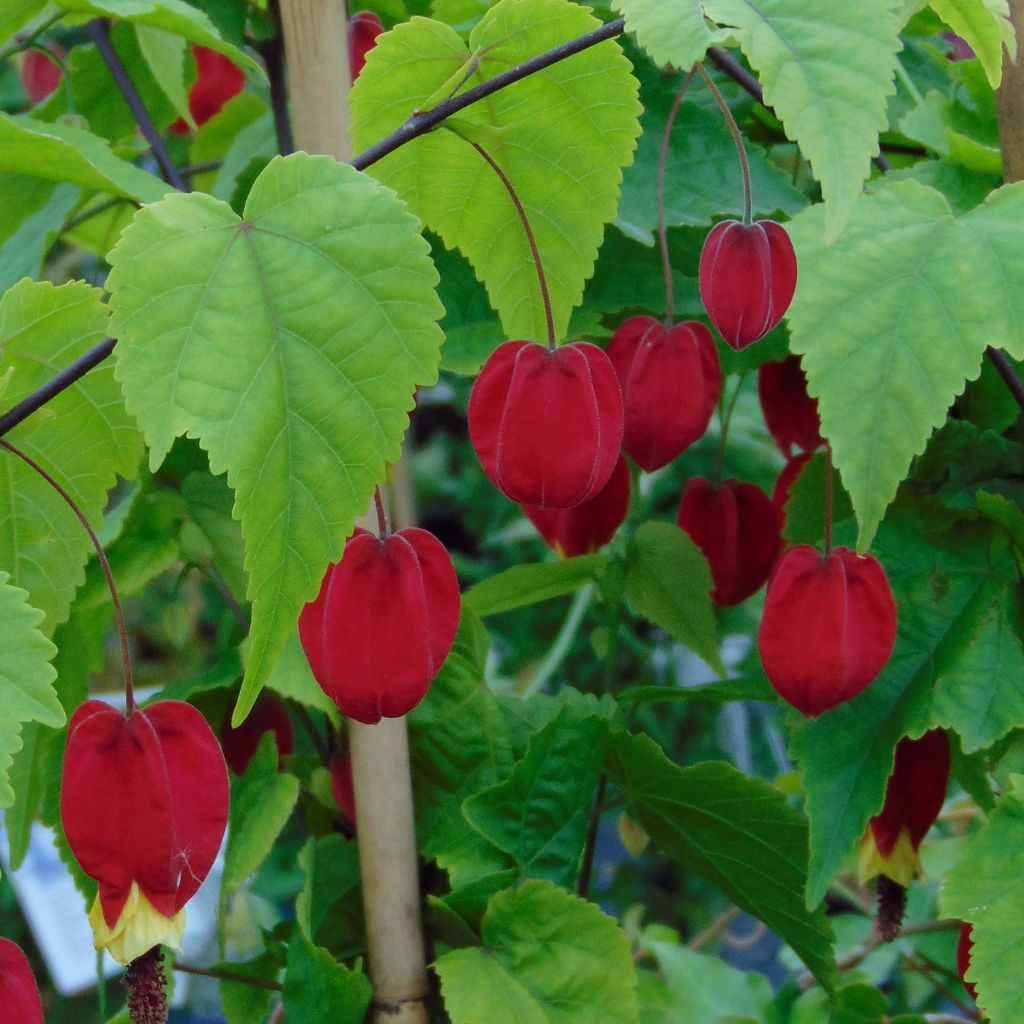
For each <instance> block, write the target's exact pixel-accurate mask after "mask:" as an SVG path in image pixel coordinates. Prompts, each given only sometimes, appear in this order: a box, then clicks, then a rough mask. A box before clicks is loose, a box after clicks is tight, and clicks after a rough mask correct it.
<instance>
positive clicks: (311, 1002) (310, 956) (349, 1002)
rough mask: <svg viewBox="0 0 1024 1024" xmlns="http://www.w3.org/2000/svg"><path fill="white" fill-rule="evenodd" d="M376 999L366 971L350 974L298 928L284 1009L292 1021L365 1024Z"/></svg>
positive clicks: (290, 955) (290, 951)
mask: <svg viewBox="0 0 1024 1024" xmlns="http://www.w3.org/2000/svg"><path fill="white" fill-rule="evenodd" d="M372 998H373V989H372V987H371V986H370V981H369V979H368V978H367V977H366V975H365V974H363V973H362V971H350V970H348V968H347V967H344V966H343V965H342V964H339V963H338V962H337V960H335V959H334V957H333V956H331V954H330V953H328V951H327V950H326V949H323V948H322V947H320V946H314V945H313V944H312V943H310V942H308V941H307V940H306V937H305V936H304V935H303V934H302V932H301V931H300V930H299V929H298V928H296V929H295V930H294V931H293V932H292V937H291V939H290V940H289V942H288V969H287V971H286V972H285V976H284V1008H285V1013H286V1014H287V1016H288V1019H289V1020H294V1021H331V1024H363V1018H364V1017H365V1016H366V1011H367V1009H368V1008H369V1006H370V1000H371V999H372Z"/></svg>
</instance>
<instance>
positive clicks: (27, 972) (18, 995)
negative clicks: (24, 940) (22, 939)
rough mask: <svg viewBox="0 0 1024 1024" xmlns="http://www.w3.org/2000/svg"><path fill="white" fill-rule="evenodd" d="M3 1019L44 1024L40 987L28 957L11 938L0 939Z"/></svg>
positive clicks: (9, 1022) (15, 1023)
mask: <svg viewBox="0 0 1024 1024" xmlns="http://www.w3.org/2000/svg"><path fill="white" fill-rule="evenodd" d="M0 1020H2V1021H4V1022H5V1024H43V1004H42V1001H41V1000H40V998H39V986H38V985H36V979H35V976H34V975H33V974H32V968H31V967H30V966H29V963H28V959H27V958H26V956H25V954H24V953H23V952H22V951H21V949H20V948H19V947H18V946H17V945H16V944H15V943H13V942H11V940H10V939H0Z"/></svg>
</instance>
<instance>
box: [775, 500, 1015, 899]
mask: <svg viewBox="0 0 1024 1024" xmlns="http://www.w3.org/2000/svg"><path fill="white" fill-rule="evenodd" d="M992 539H993V531H992V528H991V527H989V526H988V525H985V524H978V525H977V526H973V527H972V526H970V525H968V524H966V523H961V524H960V525H959V526H958V527H957V529H956V530H955V531H952V532H950V530H949V524H948V522H947V521H946V520H945V519H944V518H935V517H934V516H933V517H929V516H928V514H927V513H926V510H922V509H919V508H917V507H914V506H910V507H908V508H906V509H901V508H900V506H899V505H897V506H896V507H895V508H894V509H893V511H892V513H890V516H889V517H888V518H887V520H886V524H885V525H884V526H883V528H882V529H881V530H880V531H879V534H878V540H877V544H876V550H875V554H876V556H877V557H878V559H879V561H880V562H881V563H882V565H883V566H884V567H885V569H886V572H887V574H888V576H889V581H890V583H891V585H892V589H893V596H894V597H895V600H896V608H897V613H898V620H899V630H898V633H897V637H896V646H895V649H894V651H893V654H892V657H891V658H890V659H889V663H888V664H887V665H886V667H885V668H884V669H883V670H882V673H881V675H880V676H879V677H878V678H877V679H876V680H875V681H874V682H873V683H872V684H871V686H869V687H868V688H867V689H866V690H865V691H864V692H863V693H861V694H859V695H858V696H857V697H855V698H854V699H853V700H851V701H848V702H846V703H845V704H842V705H840V706H839V707H837V708H835V709H834V710H832V711H829V712H827V713H826V714H824V715H822V716H821V717H820V718H818V719H816V720H814V721H801V723H800V724H799V726H798V727H797V728H796V729H795V730H794V734H793V740H792V743H791V752H792V754H793V756H794V758H795V759H796V761H797V762H798V764H799V767H800V769H801V772H802V775H803V783H804V789H805V791H806V794H807V803H806V807H807V815H808V818H809V820H810V828H811V862H810V865H811V866H810V876H809V879H808V888H807V903H808V905H811V906H814V905H817V904H818V903H819V902H820V900H821V899H822V898H823V897H824V895H825V893H826V892H827V890H828V887H829V885H830V884H831V881H832V878H833V877H834V875H835V874H836V872H837V871H838V870H839V868H840V867H841V865H842V864H843V861H844V860H845V859H846V857H847V855H848V853H849V852H850V850H851V849H852V848H853V846H854V844H855V843H856V842H857V841H858V840H859V839H860V838H861V836H862V835H863V833H864V828H865V826H866V824H867V821H868V819H869V818H870V817H871V816H872V815H874V814H877V813H878V812H879V811H880V810H881V807H882V800H883V796H884V793H885V783H886V780H887V779H888V777H889V774H890V772H891V771H892V763H893V753H894V751H895V749H896V744H897V743H898V742H899V740H900V739H901V738H902V737H903V736H911V737H915V738H916V737H919V736H921V735H922V734H923V733H924V732H926V731H927V730H929V729H932V728H935V727H936V726H946V727H948V728H952V729H953V730H954V731H956V732H957V733H959V734H960V736H962V737H964V750H965V751H966V752H968V753H970V752H971V751H973V750H976V749H978V748H979V747H983V746H988V745H990V744H991V743H993V742H995V740H996V739H997V738H999V737H1000V736H1001V735H1003V734H1004V733H1005V732H1006V730H1007V729H1008V728H1009V727H1010V726H1011V725H1012V724H1014V723H1016V724H1017V725H1020V724H1022V723H1024V719H1022V718H1021V701H1022V699H1024V694H1022V692H1021V684H1020V680H1021V678H1022V677H1024V664H1022V663H1021V661H1020V644H1019V640H1017V638H1016V637H1015V636H1013V640H1012V642H1011V640H1010V637H1008V636H1003V635H1001V632H1002V631H1003V630H1006V631H1007V632H1008V633H1010V634H1011V635H1012V634H1013V633H1014V632H1015V631H1013V630H1010V629H1009V628H1008V626H1007V623H1006V614H1007V602H1008V600H1010V598H1009V597H1008V596H1007V589H1008V588H1009V587H1010V586H1012V584H1013V580H1014V578H1015V576H1016V568H1015V566H1014V563H1013V559H1012V557H1011V556H1010V554H1009V552H1008V551H1006V550H1005V547H1004V546H1003V545H993V543H992Z"/></svg>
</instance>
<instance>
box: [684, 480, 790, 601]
mask: <svg viewBox="0 0 1024 1024" xmlns="http://www.w3.org/2000/svg"><path fill="white" fill-rule="evenodd" d="M676 522H677V523H678V524H679V525H680V526H681V527H682V528H683V529H684V530H685V531H686V532H687V533H688V534H689V535H690V537H691V538H692V540H693V542H694V544H696V545H697V547H699V548H700V549H701V551H703V552H704V557H705V558H706V559H707V560H708V565H709V566H710V567H711V578H712V580H713V581H714V584H715V589H714V590H713V591H712V592H711V599H712V600H713V601H714V602H715V604H718V605H723V606H725V607H731V606H732V605H737V604H739V603H740V602H742V601H745V600H746V599H747V598H748V597H750V595H751V594H754V593H756V592H757V591H758V590H760V589H761V587H762V586H764V581H765V580H766V579H768V574H769V573H770V572H771V570H772V565H773V564H774V563H775V559H776V557H777V556H778V554H779V549H780V548H781V547H782V534H781V527H780V519H779V513H778V511H777V509H776V508H775V506H774V505H773V504H772V502H771V499H770V498H769V497H768V495H767V494H765V493H764V491H762V490H761V488H760V487H755V486H754V484H748V483H743V482H741V481H739V480H726V481H725V482H724V483H722V484H717V485H716V484H713V483H711V482H710V481H709V480H705V479H704V478H703V477H695V478H694V479H693V480H691V481H690V482H689V483H688V484H687V485H686V490H685V491H684V492H683V500H682V501H681V502H680V504H679V515H678V516H677V518H676Z"/></svg>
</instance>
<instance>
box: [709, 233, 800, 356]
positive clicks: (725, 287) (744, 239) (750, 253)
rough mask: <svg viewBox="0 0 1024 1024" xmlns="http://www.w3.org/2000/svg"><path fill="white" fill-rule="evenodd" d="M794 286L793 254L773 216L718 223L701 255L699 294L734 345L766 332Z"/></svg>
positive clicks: (790, 297)
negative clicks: (748, 220)
mask: <svg viewBox="0 0 1024 1024" xmlns="http://www.w3.org/2000/svg"><path fill="white" fill-rule="evenodd" d="M795 291H796V253H795V252H794V251H793V243H792V242H791V241H790V240H789V235H787V234H786V229H785V228H784V227H783V226H782V225H781V224H776V223H775V221H773V220H762V221H757V222H756V223H754V224H741V223H740V222H739V221H738V220H724V221H722V222H721V223H720V224H716V225H715V226H714V227H713V228H712V229H711V232H710V234H709V235H708V237H707V240H706V241H705V242H704V248H703V249H702V250H701V254H700V297H701V299H702V301H703V302H704V308H705V309H706V310H707V313H708V316H709V317H710V318H711V322H712V323H713V324H714V325H715V327H717V328H718V332H719V334H721V335H722V337H723V338H725V340H726V342H727V343H728V344H729V345H731V346H732V347H733V348H735V349H741V348H746V347H747V345H750V344H753V342H755V341H757V339H758V338H761V337H763V336H764V335H766V334H767V333H768V332H769V331H770V330H771V329H772V328H773V327H774V326H775V325H776V324H777V323H778V322H779V321H780V320H781V319H782V317H783V316H784V315H785V312H786V310H787V309H789V304H790V302H792V301H793V293H794V292H795Z"/></svg>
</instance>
